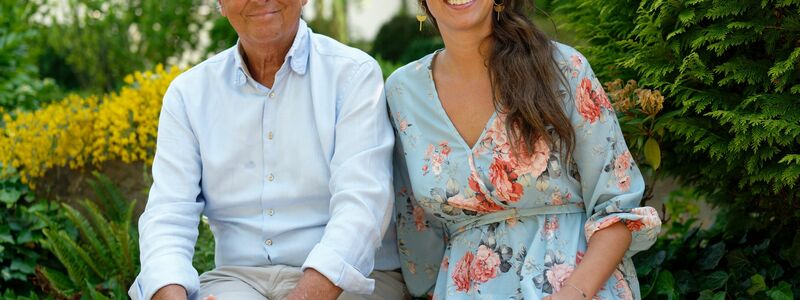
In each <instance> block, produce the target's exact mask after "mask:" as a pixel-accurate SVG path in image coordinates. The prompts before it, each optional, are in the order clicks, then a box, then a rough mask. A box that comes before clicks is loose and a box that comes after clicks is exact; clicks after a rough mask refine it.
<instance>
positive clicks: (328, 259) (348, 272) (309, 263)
mask: <svg viewBox="0 0 800 300" xmlns="http://www.w3.org/2000/svg"><path fill="white" fill-rule="evenodd" d="M308 268H312V269H314V270H317V272H320V273H321V274H322V275H325V277H327V278H328V280H330V281H331V282H332V283H333V284H334V285H335V286H338V287H340V288H341V289H342V290H344V291H345V292H348V293H352V294H362V295H368V294H372V291H373V290H374V289H375V280H373V279H370V278H368V277H367V276H366V275H364V274H362V273H361V272H359V271H358V270H356V268H354V267H353V266H352V265H350V264H349V263H347V262H346V261H345V260H344V259H342V257H341V256H340V255H339V254H338V253H336V252H335V251H333V250H332V249H330V248H328V247H326V246H325V245H322V244H317V245H316V246H314V249H311V252H310V253H309V254H308V258H307V259H306V261H305V263H303V266H302V267H301V270H303V271H305V270H306V269H308ZM368 271H371V270H368Z"/></svg>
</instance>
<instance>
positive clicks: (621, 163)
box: [614, 150, 633, 178]
mask: <svg viewBox="0 0 800 300" xmlns="http://www.w3.org/2000/svg"><path fill="white" fill-rule="evenodd" d="M631 161H633V157H632V156H631V152H630V151H628V150H625V152H623V153H622V154H620V155H619V156H617V158H616V159H614V176H617V178H622V177H625V175H627V173H628V169H630V167H631Z"/></svg>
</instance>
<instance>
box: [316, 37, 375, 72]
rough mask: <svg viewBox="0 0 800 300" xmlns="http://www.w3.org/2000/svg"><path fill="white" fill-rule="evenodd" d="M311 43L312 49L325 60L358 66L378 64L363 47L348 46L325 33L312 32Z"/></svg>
mask: <svg viewBox="0 0 800 300" xmlns="http://www.w3.org/2000/svg"><path fill="white" fill-rule="evenodd" d="M311 45H312V47H311V49H312V50H311V51H312V52H313V53H315V54H317V55H319V56H321V57H323V58H324V59H323V61H336V62H339V63H345V64H353V65H357V66H360V65H362V64H365V63H376V64H377V62H376V61H375V59H374V58H372V56H370V55H369V54H367V53H366V52H364V51H362V50H361V49H358V48H354V47H351V46H347V45H345V44H342V43H341V42H339V41H337V40H334V39H332V38H330V37H328V36H325V35H321V34H318V33H313V32H312V33H311Z"/></svg>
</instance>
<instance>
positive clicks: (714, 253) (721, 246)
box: [700, 242, 725, 270]
mask: <svg viewBox="0 0 800 300" xmlns="http://www.w3.org/2000/svg"><path fill="white" fill-rule="evenodd" d="M724 255H725V243H724V242H719V243H716V244H714V245H712V246H711V247H709V248H708V249H706V251H705V255H704V256H703V260H702V261H701V262H700V269H701V270H711V269H714V268H715V267H716V266H717V265H718V264H719V261H720V259H722V257H723V256H724Z"/></svg>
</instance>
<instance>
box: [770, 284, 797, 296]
mask: <svg viewBox="0 0 800 300" xmlns="http://www.w3.org/2000/svg"><path fill="white" fill-rule="evenodd" d="M767 296H769V297H770V299H772V300H792V299H794V294H793V293H792V286H791V285H790V284H789V283H787V282H786V281H781V282H780V283H779V284H778V286H776V287H774V288H772V289H770V290H769V291H767Z"/></svg>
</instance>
